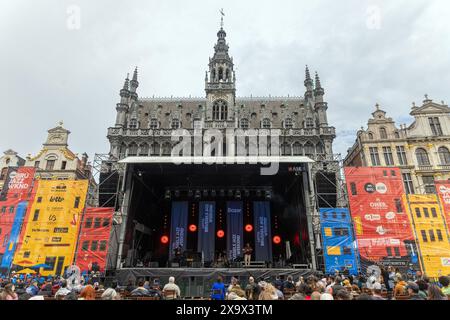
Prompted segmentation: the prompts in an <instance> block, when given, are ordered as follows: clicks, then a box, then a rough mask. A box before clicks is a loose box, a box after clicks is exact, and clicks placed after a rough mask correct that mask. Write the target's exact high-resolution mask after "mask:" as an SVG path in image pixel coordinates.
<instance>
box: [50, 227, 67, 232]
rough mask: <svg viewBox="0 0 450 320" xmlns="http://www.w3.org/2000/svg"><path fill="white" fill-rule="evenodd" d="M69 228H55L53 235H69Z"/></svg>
mask: <svg viewBox="0 0 450 320" xmlns="http://www.w3.org/2000/svg"><path fill="white" fill-rule="evenodd" d="M68 232H69V228H54V229H53V233H68Z"/></svg>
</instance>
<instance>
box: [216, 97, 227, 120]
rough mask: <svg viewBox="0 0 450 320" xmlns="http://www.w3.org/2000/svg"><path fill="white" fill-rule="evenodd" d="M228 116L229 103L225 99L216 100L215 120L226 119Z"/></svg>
mask: <svg viewBox="0 0 450 320" xmlns="http://www.w3.org/2000/svg"><path fill="white" fill-rule="evenodd" d="M227 118H228V105H227V103H226V101H224V100H217V101H214V104H213V120H226V119H227Z"/></svg>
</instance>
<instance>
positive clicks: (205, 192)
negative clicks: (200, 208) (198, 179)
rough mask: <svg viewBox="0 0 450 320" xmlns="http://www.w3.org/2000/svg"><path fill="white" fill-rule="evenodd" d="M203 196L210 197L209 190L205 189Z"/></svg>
mask: <svg viewBox="0 0 450 320" xmlns="http://www.w3.org/2000/svg"><path fill="white" fill-rule="evenodd" d="M203 198H208V190H203Z"/></svg>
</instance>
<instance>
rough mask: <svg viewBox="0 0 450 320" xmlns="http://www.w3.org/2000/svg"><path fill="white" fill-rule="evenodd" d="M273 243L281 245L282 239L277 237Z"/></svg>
mask: <svg viewBox="0 0 450 320" xmlns="http://www.w3.org/2000/svg"><path fill="white" fill-rule="evenodd" d="M273 243H275V244H280V243H281V238H280V236H275V237H273Z"/></svg>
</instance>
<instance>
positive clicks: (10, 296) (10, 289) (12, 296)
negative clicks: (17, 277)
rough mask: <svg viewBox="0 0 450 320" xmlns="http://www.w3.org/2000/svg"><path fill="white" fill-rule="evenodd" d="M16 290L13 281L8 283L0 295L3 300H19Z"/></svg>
mask: <svg viewBox="0 0 450 320" xmlns="http://www.w3.org/2000/svg"><path fill="white" fill-rule="evenodd" d="M15 291H16V286H15V285H14V284H12V283H8V284H7V285H6V286H5V287H4V289H3V292H2V293H1V295H0V298H1V300H19V297H18V296H17V293H16V292H15Z"/></svg>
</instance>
